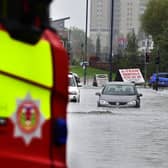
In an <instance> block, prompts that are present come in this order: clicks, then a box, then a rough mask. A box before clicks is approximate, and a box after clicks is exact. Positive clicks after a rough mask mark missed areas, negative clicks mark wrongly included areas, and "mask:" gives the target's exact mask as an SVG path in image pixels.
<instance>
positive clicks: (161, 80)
mask: <svg viewBox="0 0 168 168" xmlns="http://www.w3.org/2000/svg"><path fill="white" fill-rule="evenodd" d="M156 80H158V86H159V87H168V72H159V73H158V78H157V74H156V73H153V75H152V76H151V77H150V80H149V86H152V87H154V85H155V84H156Z"/></svg>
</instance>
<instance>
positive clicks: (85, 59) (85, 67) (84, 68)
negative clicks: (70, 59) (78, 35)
mask: <svg viewBox="0 0 168 168" xmlns="http://www.w3.org/2000/svg"><path fill="white" fill-rule="evenodd" d="M85 26H86V27H85V58H84V62H83V64H84V65H83V70H84V85H86V71H87V65H86V62H87V32H88V0H86V24H85Z"/></svg>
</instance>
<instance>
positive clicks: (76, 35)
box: [69, 27, 94, 63]
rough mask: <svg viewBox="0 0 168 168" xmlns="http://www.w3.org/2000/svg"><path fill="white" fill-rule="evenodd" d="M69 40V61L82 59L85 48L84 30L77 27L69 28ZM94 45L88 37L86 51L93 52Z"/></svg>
mask: <svg viewBox="0 0 168 168" xmlns="http://www.w3.org/2000/svg"><path fill="white" fill-rule="evenodd" d="M69 31H70V41H71V48H72V49H71V63H72V62H73V63H74V62H75V63H76V62H77V63H79V62H80V61H82V60H83V59H84V50H85V46H84V45H85V32H84V31H83V30H81V29H79V28H76V27H71V28H70V30H69ZM93 52H94V47H93V44H92V41H91V39H90V38H88V39H87V53H88V54H90V53H93Z"/></svg>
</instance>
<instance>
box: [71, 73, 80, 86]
mask: <svg viewBox="0 0 168 168" xmlns="http://www.w3.org/2000/svg"><path fill="white" fill-rule="evenodd" d="M69 74H72V75H74V77H75V80H76V83H77V84H79V85H80V82H81V81H80V77H79V75H78V74H77V73H74V72H69Z"/></svg>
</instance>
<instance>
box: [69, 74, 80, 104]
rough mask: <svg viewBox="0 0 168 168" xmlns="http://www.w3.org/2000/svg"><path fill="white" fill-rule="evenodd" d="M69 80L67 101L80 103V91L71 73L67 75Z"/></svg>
mask: <svg viewBox="0 0 168 168" xmlns="http://www.w3.org/2000/svg"><path fill="white" fill-rule="evenodd" d="M68 78H69V87H68V92H69V101H73V102H80V90H79V88H78V84H77V82H76V80H75V77H74V75H73V74H72V73H70V74H68Z"/></svg>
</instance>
